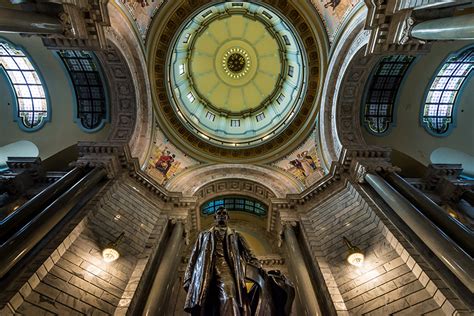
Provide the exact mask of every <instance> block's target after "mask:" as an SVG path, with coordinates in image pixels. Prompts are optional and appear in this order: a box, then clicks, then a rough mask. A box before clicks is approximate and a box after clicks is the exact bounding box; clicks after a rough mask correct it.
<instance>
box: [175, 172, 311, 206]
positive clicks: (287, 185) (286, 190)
mask: <svg viewBox="0 0 474 316" xmlns="http://www.w3.org/2000/svg"><path fill="white" fill-rule="evenodd" d="M221 179H242V180H249V181H253V182H256V183H265V185H266V187H268V188H269V189H270V190H271V191H272V192H273V194H274V195H275V197H278V198H284V197H285V196H286V194H291V193H299V192H302V191H303V189H304V184H303V183H301V181H299V180H297V179H296V178H292V177H290V175H289V174H287V173H286V172H284V171H282V170H279V169H277V168H272V167H269V166H257V165H244V164H218V165H216V164H210V165H205V166H197V167H195V168H191V169H189V170H186V171H184V172H182V173H180V174H178V175H177V176H176V177H175V178H172V179H170V181H169V182H168V183H167V184H166V189H167V190H169V191H178V192H183V195H184V196H193V195H195V193H196V192H197V191H198V190H199V189H200V188H202V187H204V186H205V185H207V184H208V183H211V182H214V181H216V180H221Z"/></svg>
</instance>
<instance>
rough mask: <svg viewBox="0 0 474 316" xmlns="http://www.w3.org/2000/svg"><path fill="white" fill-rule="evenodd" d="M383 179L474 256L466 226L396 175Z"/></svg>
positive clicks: (472, 244)
mask: <svg viewBox="0 0 474 316" xmlns="http://www.w3.org/2000/svg"><path fill="white" fill-rule="evenodd" d="M384 178H385V179H386V180H387V181H388V183H390V185H392V186H394V187H395V188H396V189H397V191H399V192H400V193H401V194H402V195H403V196H405V197H406V198H407V199H408V200H410V202H412V203H413V204H414V205H415V206H416V207H418V208H419V210H420V211H422V212H423V214H424V215H425V216H426V217H428V218H429V219H430V220H431V221H432V222H433V223H434V224H436V225H437V226H438V227H439V228H440V229H441V230H442V231H443V232H445V233H446V234H447V235H448V236H449V237H450V238H452V239H453V240H454V241H455V242H456V243H457V244H458V245H459V246H461V247H462V248H463V249H464V250H465V251H466V252H467V253H469V254H470V255H472V254H474V243H473V240H474V235H473V234H472V232H470V231H469V229H468V228H467V227H466V226H464V225H463V224H462V223H460V222H458V221H457V220H455V219H454V218H452V217H451V216H449V215H448V214H447V213H446V211H445V210H444V209H443V208H441V207H440V206H439V205H438V204H436V203H435V202H433V201H432V200H431V199H429V198H428V197H427V196H426V195H425V194H423V192H421V191H420V190H418V189H416V188H415V187H413V186H412V185H411V184H410V183H408V182H407V181H405V179H403V178H402V177H400V176H399V175H398V174H397V173H395V172H389V173H386V174H385V175H384Z"/></svg>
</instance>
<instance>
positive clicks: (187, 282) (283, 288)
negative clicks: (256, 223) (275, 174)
mask: <svg viewBox="0 0 474 316" xmlns="http://www.w3.org/2000/svg"><path fill="white" fill-rule="evenodd" d="M214 219H215V225H214V226H213V227H211V228H210V229H208V230H205V231H203V232H201V233H200V234H199V235H198V237H197V240H196V243H195V245H194V249H193V251H192V254H191V257H190V259H189V264H188V267H187V269H186V272H185V274H184V289H185V290H186V291H187V297H186V303H185V307H184V310H185V311H186V312H188V313H191V314H192V315H225V316H227V315H230V316H232V315H245V316H246V315H275V314H278V315H286V314H288V313H289V309H290V308H291V303H292V301H293V297H294V290H293V287H292V285H291V283H289V281H288V280H286V278H285V277H284V276H283V275H281V274H280V273H279V271H269V272H268V273H267V272H265V271H264V270H263V269H262V267H261V265H260V263H259V261H258V259H257V258H256V257H255V256H254V255H253V254H252V252H251V250H250V248H249V246H248V245H247V243H246V241H245V239H244V238H243V237H242V236H241V235H240V234H239V233H238V232H236V231H235V230H233V229H231V228H229V227H228V226H227V222H228V220H229V214H228V212H227V210H226V209H225V208H219V209H218V210H217V211H216V213H215V215H214ZM246 279H247V280H249V279H250V280H252V281H253V282H254V283H255V284H254V286H253V287H252V290H251V291H250V294H249V293H248V292H247V288H246V286H245V282H246ZM256 290H258V291H256ZM250 297H252V299H250ZM274 301H276V302H278V303H275V302H274ZM276 304H279V305H280V306H277V305H276ZM277 310H278V311H277Z"/></svg>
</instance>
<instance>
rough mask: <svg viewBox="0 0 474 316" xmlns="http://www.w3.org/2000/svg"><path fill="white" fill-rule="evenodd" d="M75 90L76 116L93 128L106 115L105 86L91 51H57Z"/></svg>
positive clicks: (96, 126) (84, 125)
mask: <svg viewBox="0 0 474 316" xmlns="http://www.w3.org/2000/svg"><path fill="white" fill-rule="evenodd" d="M58 54H59V56H60V57H61V59H62V60H63V62H64V65H65V66H66V68H67V70H68V72H69V76H70V77H71V80H72V83H73V85H74V90H75V92H76V99H77V118H78V119H79V120H80V122H81V125H82V126H83V127H84V128H85V129H88V130H95V129H97V128H98V127H100V126H101V123H102V122H103V121H104V120H105V119H106V117H107V102H106V97H105V88H104V84H103V82H102V78H101V76H100V73H99V67H98V66H97V64H96V62H95V60H94V58H93V56H92V53H89V52H85V51H74V50H63V51H59V52H58Z"/></svg>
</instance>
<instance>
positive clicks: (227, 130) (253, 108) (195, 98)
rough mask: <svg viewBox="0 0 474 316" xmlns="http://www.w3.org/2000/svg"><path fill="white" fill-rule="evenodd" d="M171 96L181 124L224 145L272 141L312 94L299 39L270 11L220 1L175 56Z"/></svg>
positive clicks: (181, 36)
mask: <svg viewBox="0 0 474 316" xmlns="http://www.w3.org/2000/svg"><path fill="white" fill-rule="evenodd" d="M168 58H169V61H170V62H169V65H170V67H169V72H168V73H167V75H168V80H167V82H168V94H169V96H170V97H171V99H172V105H173V109H174V110H175V111H176V112H177V114H178V115H179V118H180V119H181V120H182V123H183V124H184V125H185V126H186V127H187V128H188V129H190V131H191V132H194V133H195V134H196V135H198V136H199V137H201V138H203V139H204V140H206V141H208V142H210V143H212V144H216V145H217V146H222V147H229V146H230V147H248V146H254V145H256V144H257V145H258V144H261V143H262V142H267V141H269V140H270V139H271V138H273V137H274V136H275V135H278V133H279V132H281V131H282V130H283V129H284V127H285V126H286V125H287V124H288V123H289V122H291V119H292V118H293V117H294V115H293V114H294V112H295V111H297V110H298V109H299V105H300V104H301V100H302V94H303V93H304V92H305V89H304V87H305V85H306V78H305V63H304V60H305V58H304V54H303V50H302V49H301V44H300V40H299V39H298V38H297V36H296V35H295V33H294V32H292V31H291V29H290V27H289V26H288V24H287V23H286V22H284V21H283V20H282V19H281V18H280V17H279V16H278V15H277V14H276V13H275V12H273V11H270V9H269V8H264V7H262V6H259V5H256V4H251V3H241V2H239V3H232V2H227V3H221V4H216V5H213V6H210V7H206V8H203V9H201V10H200V11H198V12H197V13H196V14H195V15H193V16H192V17H191V19H190V20H189V21H188V22H187V23H185V25H184V26H183V28H182V29H181V30H180V32H178V33H177V36H176V37H175V42H174V46H173V48H172V50H170V51H169V56H168Z"/></svg>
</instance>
